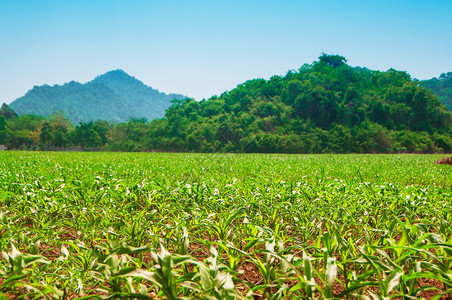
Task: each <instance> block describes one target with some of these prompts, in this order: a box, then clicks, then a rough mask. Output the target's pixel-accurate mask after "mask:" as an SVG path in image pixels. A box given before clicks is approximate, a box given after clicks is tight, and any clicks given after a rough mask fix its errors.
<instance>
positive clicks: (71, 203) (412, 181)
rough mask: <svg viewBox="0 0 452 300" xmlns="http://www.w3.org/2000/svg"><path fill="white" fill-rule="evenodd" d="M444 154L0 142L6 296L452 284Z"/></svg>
mask: <svg viewBox="0 0 452 300" xmlns="http://www.w3.org/2000/svg"><path fill="white" fill-rule="evenodd" d="M439 158H440V156H439V155H258V154H240V155H239V154H222V155H217V154H178V153H72V152H70V153H69V152H14V151H10V152H9V151H8V152H0V212H1V213H0V249H1V251H2V254H3V258H4V259H2V260H0V298H2V299H4V298H9V299H73V298H76V297H84V298H81V299H90V298H95V299H148V300H151V299H152V298H157V297H158V299H162V298H163V299H181V298H182V297H183V298H184V299H240V298H246V299H253V298H254V299H275V300H276V299H333V298H334V299H422V298H424V299H432V297H433V296H434V295H436V297H437V298H436V299H439V297H441V295H447V294H449V296H450V295H451V294H452V276H451V272H450V270H451V268H452V223H451V222H450V220H451V219H452V211H451V210H450V207H451V205H452V203H451V199H452V197H451V182H452V173H451V172H450V166H446V165H436V164H434V161H435V160H438V159H439ZM2 296H3V297H2ZM445 297H447V296H445ZM443 299H447V298H443Z"/></svg>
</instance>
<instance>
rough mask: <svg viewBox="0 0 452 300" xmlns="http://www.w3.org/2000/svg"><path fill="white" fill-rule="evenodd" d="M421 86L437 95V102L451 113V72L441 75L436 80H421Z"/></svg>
mask: <svg viewBox="0 0 452 300" xmlns="http://www.w3.org/2000/svg"><path fill="white" fill-rule="evenodd" d="M421 84H422V86H423V87H425V88H427V89H431V90H432V91H433V92H434V93H435V94H436V95H438V97H439V100H441V102H442V103H443V104H444V105H445V106H446V107H447V108H448V109H449V110H450V111H452V72H447V73H443V74H441V76H439V77H438V78H432V79H430V80H423V81H421Z"/></svg>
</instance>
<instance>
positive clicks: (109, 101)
mask: <svg viewBox="0 0 452 300" xmlns="http://www.w3.org/2000/svg"><path fill="white" fill-rule="evenodd" d="M184 97H185V96H183V95H178V94H170V95H167V94H165V93H160V92H159V91H158V90H155V89H153V88H151V87H148V86H146V85H145V84H144V83H142V82H141V81H139V80H137V79H136V78H134V77H131V76H130V75H128V74H127V73H125V72H124V71H122V70H116V71H110V72H107V73H105V74H103V75H101V76H98V77H97V78H96V79H94V80H92V81H90V82H88V83H86V84H81V83H78V82H75V81H72V82H69V83H66V84H64V85H61V86H60V85H55V86H48V85H44V86H35V87H34V88H33V89H32V90H30V91H28V93H27V94H26V95H25V96H23V97H21V98H18V99H16V100H15V101H13V102H12V103H11V104H10V107H11V108H12V109H13V110H14V111H16V112H17V113H18V114H19V115H23V114H37V115H41V116H45V117H46V116H49V115H52V114H54V113H55V112H58V111H62V112H63V113H64V115H65V116H66V117H67V118H68V119H70V120H72V121H74V122H75V123H78V122H80V121H84V122H89V121H96V120H106V121H112V122H126V121H128V120H129V119H130V118H132V117H136V118H147V119H148V120H152V119H155V118H162V117H163V116H164V114H165V110H166V109H167V108H168V107H170V105H171V102H170V101H171V100H173V99H182V98H184Z"/></svg>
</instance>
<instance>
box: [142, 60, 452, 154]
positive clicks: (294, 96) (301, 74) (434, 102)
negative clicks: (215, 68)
mask: <svg viewBox="0 0 452 300" xmlns="http://www.w3.org/2000/svg"><path fill="white" fill-rule="evenodd" d="M451 128H452V114H451V112H449V111H448V110H447V109H446V107H445V106H444V105H442V104H441V102H440V101H439V100H438V97H437V96H436V95H434V94H433V93H432V92H431V91H430V90H427V89H425V88H424V87H422V86H421V85H420V83H419V82H417V81H415V80H412V79H411V77H410V75H408V74H407V73H405V72H400V71H396V70H392V69H391V70H388V71H386V72H381V71H372V70H369V69H366V68H359V67H355V68H353V67H351V66H349V65H347V64H346V60H345V58H344V57H341V56H337V55H322V56H321V57H319V60H318V61H316V62H314V63H312V64H306V65H303V66H302V67H301V68H300V69H299V70H298V71H293V72H289V73H287V75H285V76H273V77H272V78H271V79H270V80H264V79H256V80H250V81H247V82H245V83H243V84H241V85H239V86H237V88H235V89H233V90H231V91H229V92H226V93H224V94H222V95H221V96H219V97H213V98H211V99H209V100H205V101H201V102H196V101H194V100H190V99H186V100H183V101H179V102H178V103H176V105H174V106H172V107H171V108H170V109H168V110H167V112H166V115H165V119H163V120H154V121H153V122H151V126H149V128H148V129H147V139H146V143H142V142H141V145H140V144H137V147H138V149H140V148H141V149H161V150H177V151H231V152H294V153H297V152H310V153H312V152H314V153H322V152H434V151H451V149H452V140H451V137H452V131H451ZM137 143H139V141H137Z"/></svg>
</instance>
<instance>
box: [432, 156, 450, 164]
mask: <svg viewBox="0 0 452 300" xmlns="http://www.w3.org/2000/svg"><path fill="white" fill-rule="evenodd" d="M435 164H437V165H452V156H450V157H444V158H442V159H440V160H437V161H435Z"/></svg>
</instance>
